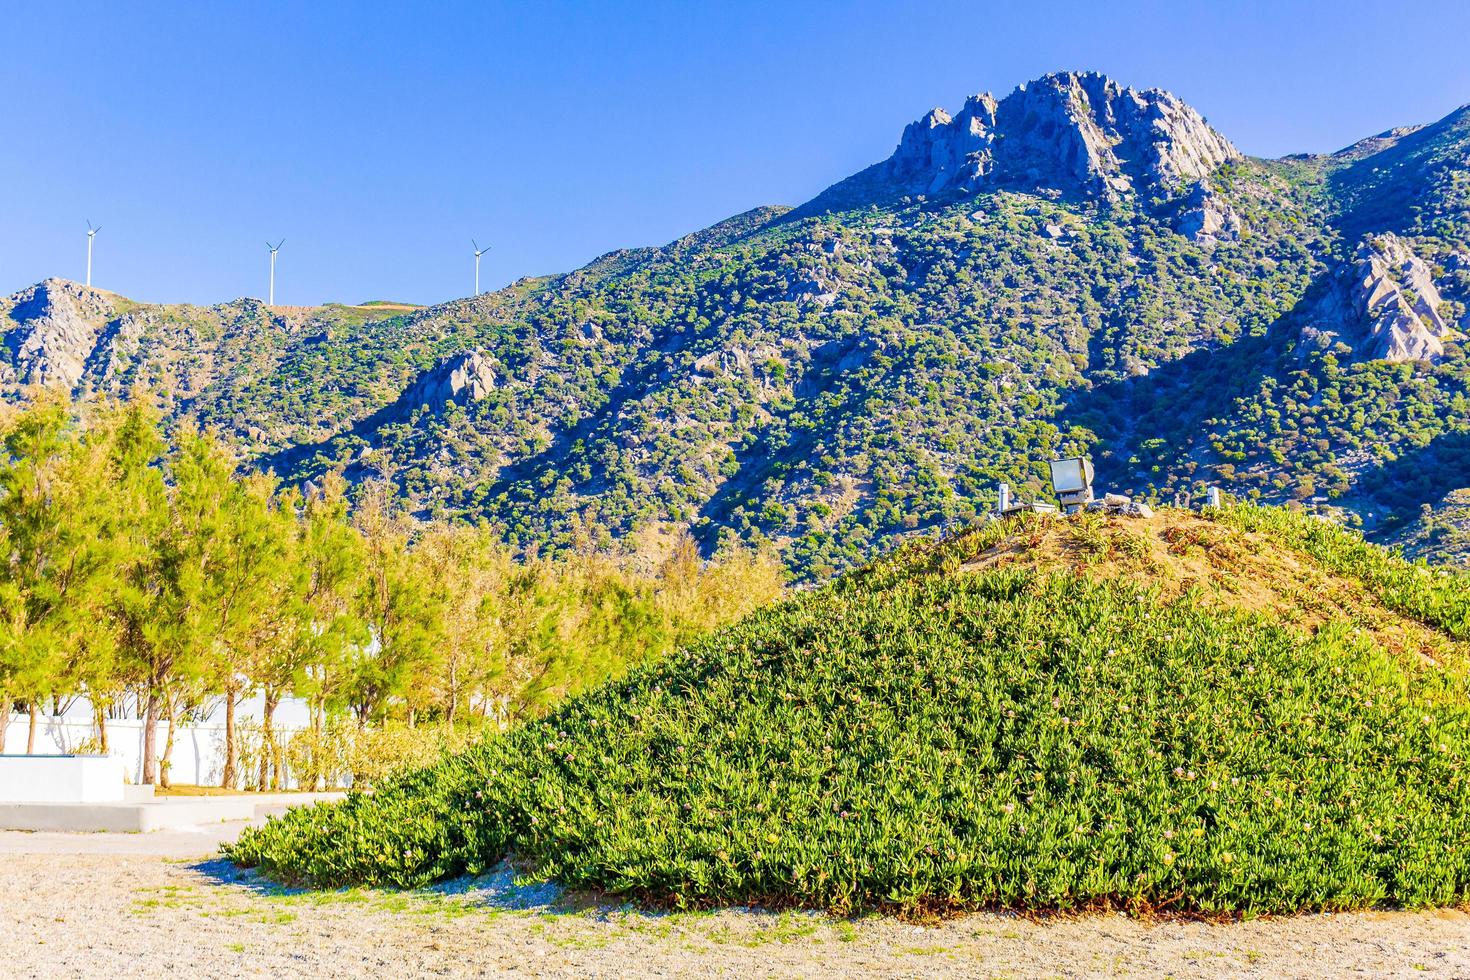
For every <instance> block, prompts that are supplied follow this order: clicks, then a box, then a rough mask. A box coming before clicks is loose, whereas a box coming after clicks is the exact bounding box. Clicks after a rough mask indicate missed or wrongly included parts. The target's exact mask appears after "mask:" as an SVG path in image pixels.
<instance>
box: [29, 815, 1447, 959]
mask: <svg viewBox="0 0 1470 980" xmlns="http://www.w3.org/2000/svg"><path fill="white" fill-rule="evenodd" d="M234 832H237V828H231V827H227V826H226V827H214V828H211V829H210V830H209V831H207V832H205V833H203V834H189V833H170V834H166V835H165V834H149V835H117V836H113V835H87V836H76V837H69V836H68V835H60V834H49V835H42V834H11V833H6V834H0V895H4V896H5V902H4V907H3V909H0V964H4V966H3V968H0V973H3V974H4V975H5V976H7V977H17V978H18V977H46V978H52V977H95V976H106V975H112V976H146V977H159V976H165V975H169V974H176V975H178V976H188V977H255V976H290V977H328V976H368V975H377V976H394V977H408V976H502V975H509V974H512V973H513V974H515V975H518V976H534V977H629V976H658V977H681V976H690V977H702V978H708V977H722V976H729V977H752V976H757V977H758V976H773V977H789V976H815V975H821V976H833V977H857V976H881V977H996V976H1011V977H1030V976H1121V975H1131V976H1163V975H1174V976H1188V977H1216V976H1219V977H1225V976H1229V977H1242V976H1259V977H1319V976H1340V975H1344V974H1351V973H1358V974H1365V975H1370V976H1405V977H1426V976H1429V977H1470V915H1467V914H1465V913H1464V912H1436V913H1368V914H1353V915H1334V916H1312V917H1307V918H1295V919H1280V920H1270V921H1257V922H1247V923H1241V924H1233V925H1205V924H1201V923H1160V924H1145V923H1140V922H1136V921H1133V920H1130V919H1128V918H1125V917H1122V916H1087V917H1082V918H1077V919H1067V920H1053V921H1048V922H1043V923H1036V922H1028V921H1025V920H1021V919H1016V918H1012V917H1009V916H999V915H978V916H970V917H967V918H964V919H960V920H955V921H951V922H946V923H944V924H942V925H939V926H936V927H919V926H913V925H906V924H903V923H898V922H893V921H889V920H881V919H866V920H861V921H857V922H847V921H837V920H832V919H829V918H826V917H823V916H812V915H792V914H787V915H771V914H764V913H753V912H747V911H725V912H720V913H717V914H705V915H649V914H643V913H638V912H631V911H618V910H607V909H602V910H593V911H590V912H588V911H577V912H559V911H556V910H555V909H553V908H548V907H547V906H546V904H545V903H546V902H547V901H548V900H550V899H552V898H553V897H554V896H553V895H551V893H550V891H549V890H547V889H535V888H518V887H516V886H515V885H514V884H513V882H512V881H511V879H510V878H509V876H508V875H502V876H499V877H498V878H491V879H488V880H485V881H481V882H479V883H476V885H475V886H474V887H465V886H463V885H461V886H459V887H457V888H446V889H443V890H438V891H429V892H416V893H411V894H404V893H393V892H375V891H348V892H338V893H326V894H321V893H289V892H282V891H281V890H279V889H276V888H274V887H271V886H270V885H268V884H267V883H264V882H262V881H260V880H259V879H258V878H256V877H255V876H254V875H250V874H242V873H238V872H237V871H235V869H233V868H230V867H228V866H226V865H224V864H222V863H219V862H214V861H208V860H204V861H201V860H200V859H199V856H200V855H201V854H203V853H206V852H208V851H209V849H210V848H211V847H213V846H214V844H215V842H216V841H217V840H219V839H221V838H223V837H227V836H230V835H231V834H232V833H234ZM161 855H167V856H161ZM186 855H189V856H192V857H186Z"/></svg>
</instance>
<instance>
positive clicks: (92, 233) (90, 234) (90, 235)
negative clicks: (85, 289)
mask: <svg viewBox="0 0 1470 980" xmlns="http://www.w3.org/2000/svg"><path fill="white" fill-rule="evenodd" d="M101 230H102V226H101V225H98V226H97V227H96V228H93V227H92V222H91V221H88V222H87V285H88V286H90V285H92V239H94V238H96V237H97V233H98V232H99V231H101Z"/></svg>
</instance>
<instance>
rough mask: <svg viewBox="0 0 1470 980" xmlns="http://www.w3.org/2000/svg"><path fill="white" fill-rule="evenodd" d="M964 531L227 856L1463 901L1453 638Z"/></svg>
mask: <svg viewBox="0 0 1470 980" xmlns="http://www.w3.org/2000/svg"><path fill="white" fill-rule="evenodd" d="M1000 533H1001V532H999V531H995V530H986V531H982V532H980V534H981V536H982V537H987V536H988V537H987V540H988V539H989V538H996V537H998V536H999V534H1000ZM1022 533H1024V530H1023V532H1022ZM981 543H983V542H981ZM961 544H962V546H963V547H961V546H959V545H954V544H950V545H941V546H938V547H925V548H913V549H907V550H905V551H904V552H901V553H900V554H898V555H897V556H894V557H892V558H890V559H888V560H887V561H885V562H883V563H880V565H878V566H875V567H874V568H871V569H869V570H867V571H866V572H864V573H862V574H859V575H856V576H853V577H852V578H851V579H850V580H848V581H845V582H842V583H839V584H838V585H837V586H835V587H832V588H828V589H824V590H820V591H815V592H809V593H805V594H802V595H800V596H798V597H796V598H793V599H791V600H788V601H787V602H784V603H782V604H779V605H776V606H773V607H771V608H768V609H766V610H764V611H762V612H760V613H758V614H756V615H754V616H752V617H749V618H748V619H746V620H745V621H744V622H742V623H740V624H738V625H736V626H734V627H731V628H727V629H725V630H722V631H720V632H718V633H717V634H715V635H713V636H712V637H710V638H708V639H706V640H705V641H703V642H700V643H698V644H696V645H694V646H693V647H691V648H689V649H687V650H685V651H683V652H681V653H679V654H677V655H676V656H674V657H673V658H671V659H668V660H666V661H664V662H661V663H656V664H650V665H647V666H645V667H641V668H639V669H637V670H635V671H634V672H633V673H632V674H630V675H629V676H627V677H625V678H624V679H622V680H620V681H618V682H616V683H614V684H611V685H608V686H604V687H602V688H599V689H597V690H595V691H593V692H591V693H589V694H587V695H584V696H581V697H579V698H576V699H574V700H572V701H570V702H567V703H566V704H565V705H563V706H562V707H561V708H560V709H559V710H557V711H555V712H554V713H552V714H551V715H549V716H547V717H546V718H545V719H543V720H541V721H538V722H535V723H532V724H528V725H525V726H523V727H520V728H518V729H515V730H513V731H511V732H508V733H506V734H505V735H503V736H500V737H497V738H494V739H492V740H490V741H488V742H486V743H483V744H481V745H479V746H477V747H475V748H472V749H470V750H469V751H467V752H465V753H462V754H460V755H457V756H454V757H450V758H447V759H445V760H444V761H442V762H440V763H438V764H437V765H435V766H431V767H428V768H425V769H420V770H415V771H411V772H406V773H403V774H400V775H398V776H395V777H390V778H389V779H387V780H385V781H384V782H383V783H381V784H379V786H378V787H377V790H376V791H375V792H374V793H373V794H372V795H371V796H369V795H354V796H352V797H350V798H349V799H348V800H347V801H346V802H344V803H343V804H340V805H336V806H318V807H315V808H311V809H303V810H296V811H292V812H291V813H290V814H288V815H287V816H286V817H284V818H282V819H278V820H274V821H272V822H271V823H269V824H268V825H266V826H265V827H263V828H259V829H257V830H253V831H248V832H247V833H246V834H245V835H244V836H242V837H241V839H240V840H239V842H238V843H237V844H235V845H233V846H232V847H230V848H229V849H228V850H227V853H228V854H229V856H230V857H232V858H233V859H234V860H235V861H237V862H239V863H241V864H245V865H255V866H259V867H261V868H263V869H265V870H266V871H267V872H269V873H271V874H274V875H277V876H280V877H282V878H286V879H290V880H294V881H303V882H312V883H316V884H320V885H339V884H348V883H359V882H364V883H379V884H389V885H398V886H412V885H419V884H423V883H426V882H429V881H433V880H437V879H442V878H445V877H448V876H453V875H457V874H462V873H472V874H473V873H478V872H481V871H484V870H486V869H487V868H488V867H490V866H492V865H494V864H495V863H496V862H498V861H499V860H501V859H502V858H503V857H506V856H509V855H513V856H515V857H517V858H518V859H520V860H521V861H523V862H526V864H527V866H530V867H533V868H534V869H535V874H536V875H538V876H540V877H543V878H546V879H552V880H556V881H558V882H561V883H563V884H565V885H568V886H571V887H585V888H591V889H599V890H604V891H608V892H612V893H618V894H624V895H629V896H634V897H639V898H644V899H649V900H654V901H658V902H668V903H672V904H675V905H680V906H701V905H710V904H715V903H727V902H758V903H767V904H773V905H789V904H799V905H803V906H811V907H819V908H826V909H831V910H834V911H852V910H858V909H870V908H883V909H899V910H929V911H957V910H964V909H972V908H978V907H984V906H1007V907H1019V908H1031V909H1052V908H1061V909H1073V908H1096V907H1124V908H1130V909H1139V910H1195V911H1203V912H1208V913H1221V912H1237V911H1238V912H1292V911H1298V910H1308V909H1344V908H1354V907H1363V906H1375V905H1383V904H1388V905H1404V906H1421V905H1442V904H1452V903H1456V902H1463V901H1465V900H1467V898H1470V808H1467V807H1466V806H1465V802H1466V800H1467V798H1470V795H1467V794H1470V749H1467V744H1470V698H1467V675H1466V672H1465V670H1464V667H1463V664H1460V663H1457V664H1451V665H1448V666H1435V665H1431V664H1428V663H1426V662H1423V661H1420V660H1417V659H1416V658H1412V657H1403V656H1399V655H1395V654H1392V653H1390V652H1388V651H1385V650H1383V649H1381V648H1380V647H1378V646H1376V645H1374V644H1373V642H1372V641H1371V639H1369V638H1368V637H1367V636H1366V635H1365V634H1361V633H1358V632H1357V631H1355V630H1354V629H1353V627H1352V626H1351V624H1349V623H1345V622H1344V623H1332V624H1328V625H1327V626H1325V627H1322V628H1320V629H1318V630H1317V631H1316V632H1315V633H1314V634H1309V633H1307V632H1304V631H1302V630H1299V629H1296V628H1293V627H1290V626H1286V625H1282V624H1281V623H1279V622H1276V621H1274V620H1272V619H1270V618H1267V617H1265V616H1263V615H1259V614H1253V613H1248V612H1244V611H1237V610H1230V609H1221V608H1220V607H1219V606H1218V605H1211V604H1207V603H1205V602H1202V601H1197V597H1196V596H1195V595H1194V594H1186V595H1185V596H1184V597H1183V598H1181V599H1178V600H1176V601H1169V602H1166V601H1163V600H1161V598H1160V596H1159V594H1158V593H1157V592H1156V591H1151V590H1150V589H1148V588H1146V587H1142V586H1140V585H1139V584H1137V583H1130V582H1127V581H1119V580H1113V581H1097V580H1092V579H1089V578H1086V577H1077V576H1074V575H1070V574H1058V575H1046V574H1039V573H1035V572H1022V571H1018V570H1015V569H1000V570H996V571H990V572H985V573H981V574H971V573H958V574H955V573H954V569H955V567H956V566H957V555H958V554H959V553H960V551H962V550H967V549H969V550H972V549H973V548H974V546H975V544H976V540H974V539H970V540H966V541H964V542H962V543H961ZM1455 581H1456V582H1457V583H1458V585H1457V586H1456V587H1458V588H1459V589H1461V590H1462V591H1463V590H1464V589H1465V588H1466V579H1465V578H1464V577H1461V578H1459V579H1456V580H1455Z"/></svg>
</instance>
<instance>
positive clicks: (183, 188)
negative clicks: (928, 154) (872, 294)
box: [0, 0, 1470, 303]
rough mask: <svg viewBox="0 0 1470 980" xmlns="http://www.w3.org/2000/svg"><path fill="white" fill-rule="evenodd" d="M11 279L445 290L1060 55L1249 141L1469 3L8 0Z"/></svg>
mask: <svg viewBox="0 0 1470 980" xmlns="http://www.w3.org/2000/svg"><path fill="white" fill-rule="evenodd" d="M4 23H5V24H6V27H7V30H6V33H7V44H6V45H5V49H6V50H5V56H4V57H3V59H0V91H3V92H4V93H5V95H6V98H5V102H4V105H5V112H4V128H5V136H4V139H3V147H4V148H3V150H0V292H10V291H12V290H15V289H18V288H21V287H23V286H25V285H27V284H29V283H32V282H35V281H37V280H40V279H42V278H45V277H46V276H51V275H57V276H64V277H67V278H75V279H80V278H82V276H83V272H84V264H85V257H86V253H85V245H86V242H85V231H86V225H85V221H86V219H89V218H90V219H91V220H92V221H93V222H95V223H98V224H100V225H101V226H102V232H101V234H100V235H99V236H98V238H97V254H96V265H95V270H94V277H93V278H94V282H95V283H96V284H97V285H99V286H102V287H104V288H108V289H113V290H116V291H118V292H122V293H124V294H126V295H129V296H133V297H135V298H138V299H144V300H153V301H170V302H172V301H188V302H197V303H208V302H216V301H222V300H226V299H230V298H233V297H236V296H240V295H254V296H260V295H263V294H264V292H265V286H266V282H265V280H266V268H267V265H266V263H267V256H266V249H265V241H266V239H267V238H271V239H275V238H279V237H284V238H285V239H286V244H285V247H284V248H283V249H282V251H281V256H280V260H279V261H280V265H279V269H278V281H277V300H278V301H279V302H283V303H316V302H323V301H329V300H339V301H345V302H359V301H363V300H368V299H400V300H410V301H415V302H437V301H440V300H445V299H449V298H453V297H455V296H462V295H466V294H468V293H469V292H471V291H472V286H473V282H472V274H473V265H472V263H473V259H472V257H471V255H470V238H471V237H475V238H478V239H479V240H480V242H481V244H485V243H487V242H488V243H490V244H492V245H493V247H494V250H493V251H492V252H490V253H489V254H488V255H487V256H486V257H485V259H484V263H485V264H484V267H483V284H484V285H485V286H486V287H487V288H488V287H490V286H496V285H501V284H504V283H506V282H509V281H511V280H513V279H515V278H517V277H519V276H523V275H533V274H539V273H548V272H559V271H564V270H566V269H570V268H573V267H575V266H578V265H580V264H582V263H584V262H586V261H587V260H588V259H590V258H592V257H594V256H596V255H598V254H601V253H602V252H605V251H608V250H610V249H613V248H620V247H628V246H635V245H648V244H661V243H663V242H666V241H668V240H670V239H672V238H675V237H677V236H679V235H681V234H683V233H685V232H688V231H692V230H694V229H697V228H700V227H703V226H706V225H708V224H710V223H712V222H714V221H717V220H719V219H721V218H723V217H726V216H728V215H731V214H735V213H738V212H740V211H743V210H745V209H747V208H750V207H753V206H755V205H759V204H773V203H784V204H797V203H800V202H801V201H803V200H805V199H807V198H809V197H811V196H812V195H813V194H815V193H816V192H817V191H819V190H821V189H822V188H823V187H825V186H826V185H828V184H830V183H832V182H833V181H835V180H837V179H839V178H841V177H843V176H846V175H847V174H849V173H852V172H854V171H856V170H858V169H860V168H862V167H864V166H866V165H867V164H869V163H872V162H873V161H875V160H878V159H881V158H882V157H884V156H886V155H887V154H888V153H889V152H891V150H892V148H893V145H894V144H895V143H896V142H897V139H898V136H899V133H900V131H901V130H902V127H903V126H904V124H905V123H907V122H909V121H910V120H912V119H914V118H916V117H918V116H919V115H921V114H922V113H923V112H924V111H926V110H927V109H929V108H930V107H932V106H935V105H943V106H946V107H949V108H951V109H953V108H957V107H958V106H959V105H960V104H961V102H963V100H964V98H965V96H966V95H969V94H972V93H974V92H978V91H984V90H990V91H994V92H996V93H997V94H998V95H1003V94H1004V93H1005V92H1008V91H1010V90H1011V89H1012V88H1014V87H1015V85H1016V84H1018V83H1019V82H1022V81H1024V80H1026V79H1029V78H1033V77H1035V76H1037V75H1040V74H1042V73H1045V72H1047V71H1052V70H1058V69H1064V68H1077V69H1095V70H1099V71H1104V72H1107V73H1108V74H1110V75H1112V76H1114V77H1115V78H1117V79H1118V80H1119V81H1122V82H1124V83H1126V84H1131V85H1134V86H1137V87H1149V86H1159V87H1163V88H1168V89H1170V90H1172V91H1174V92H1176V93H1177V94H1178V95H1180V96H1181V97H1183V98H1184V99H1186V100H1187V101H1189V102H1190V103H1192V104H1194V105H1195V106H1196V107H1197V108H1199V109H1200V111H1202V112H1203V113H1205V115H1206V116H1207V117H1208V118H1209V119H1210V121H1211V122H1213V123H1214V124H1215V125H1216V126H1217V127H1218V128H1219V129H1221V130H1222V131H1223V132H1224V133H1225V134H1226V135H1227V136H1229V137H1230V138H1231V139H1233V140H1234V141H1235V142H1236V143H1237V145H1239V146H1240V147H1241V148H1242V149H1243V150H1244V151H1245V152H1247V153H1252V154H1256V155H1262V156H1276V155H1280V154H1284V153H1289V152H1297V151H1328V150H1333V149H1337V148H1339V147H1341V146H1343V145H1345V144H1347V143H1349V142H1352V141H1353V140H1355V139H1358V138H1360V137H1363V136H1367V135H1370V134H1372V133H1375V132H1378V131H1381V130H1383V129H1386V128H1388V127H1390V126H1396V125H1404V124H1408V123H1415V122H1428V121H1431V120H1433V119H1436V118H1438V117H1440V116H1442V115H1444V114H1445V113H1446V112H1448V111H1450V110H1451V109H1453V108H1454V107H1456V106H1457V105H1460V104H1463V103H1465V102H1467V101H1470V58H1467V57H1466V55H1465V38H1467V37H1470V3H1466V2H1464V0H1459V2H1447V3H1419V4H1414V5H1412V7H1411V6H1410V5H1407V4H1406V5H1393V4H1383V3H1381V2H1380V3H1372V4H1370V3H1356V2H1351V0H1348V2H1332V3H1292V2H1277V3H1252V2H1244V0H1238V2H1231V3H1224V2H1221V3H1186V2H1174V3H1135V4H1129V3H1125V2H1114V3H1107V4H1100V3H1095V2H1094V3H1059V2H1058V3H1050V2H1045V0H1032V2H1029V3H1015V2H1007V3H1000V4H990V3H984V2H978V0H969V2H954V3H950V2H934V3H922V2H914V3H877V2H872V3H862V2H854V3H846V4H837V3H818V2H806V3H803V2H797V0H786V2H769V3H767V2H751V3H742V4H736V3H718V2H709V3H697V2H690V3H687V4H682V3H657V2H647V0H640V2H629V3H613V2H604V3H596V4H594V3H581V4H579V3H558V2H541V3H524V4H496V3H456V2H441V3H429V2H422V3H413V4H411V3H403V4H392V3H372V4H369V3H357V4H353V3H336V2H330V0H316V2H312V3H301V4H294V5H293V4H284V3H276V4H254V3H236V4H223V3H220V4H211V3H178V4H172V3H164V2H155V3H126V2H112V3H95V4H88V3H27V4H22V3H16V2H12V3H9V4H6V7H5V10H4Z"/></svg>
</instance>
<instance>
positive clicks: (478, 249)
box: [470, 238, 490, 296]
mask: <svg viewBox="0 0 1470 980" xmlns="http://www.w3.org/2000/svg"><path fill="white" fill-rule="evenodd" d="M470 244H471V245H474V246H475V295H476V296H478V295H480V256H482V255H484V254H485V253H486V252H488V251H490V246H489V245H486V246H485V247H484V248H481V247H480V246H479V244H478V243H477V242H476V241H475V240H474V239H473V238H471V239H470Z"/></svg>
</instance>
